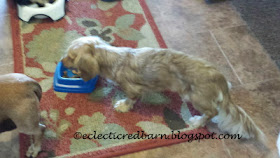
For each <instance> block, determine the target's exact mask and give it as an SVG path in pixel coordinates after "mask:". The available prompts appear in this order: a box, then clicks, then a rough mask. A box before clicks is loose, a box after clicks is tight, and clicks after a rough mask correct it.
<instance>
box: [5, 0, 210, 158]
mask: <svg viewBox="0 0 280 158" xmlns="http://www.w3.org/2000/svg"><path fill="white" fill-rule="evenodd" d="M10 6H11V7H10V14H11V26H12V36H13V47H14V60H15V72H18V73H24V74H27V75H28V76H30V77H32V78H34V79H36V80H37V81H38V82H39V83H40V85H41V86H42V89H43V97H42V100H41V113H40V114H41V117H42V122H43V123H44V124H45V125H46V126H47V130H46V132H45V136H44V141H43V145H42V149H43V151H42V152H41V153H40V154H39V157H59V156H62V157H112V156H118V155H123V154H128V153H132V152H136V151H141V150H145V149H151V148H155V147H160V146H165V145H171V144H175V143H180V142H186V141H189V142H191V141H193V140H191V139H190V138H189V137H187V136H186V134H196V133H202V134H203V133H204V134H206V133H208V131H207V130H206V129H205V128H201V129H197V130H193V131H186V128H187V127H188V119H189V118H190V117H191V116H192V115H195V114H199V113H197V112H196V111H195V110H194V109H193V108H192V105H191V104H190V103H183V102H182V101H181V99H180V97H179V96H178V95H177V94H175V93H171V92H164V93H151V94H147V95H146V96H145V97H144V98H143V99H141V100H140V101H139V102H137V103H136V105H135V107H134V109H133V110H132V111H130V112H128V113H118V112H116V111H115V110H114V109H113V106H112V105H113V104H114V103H115V102H116V100H118V99H120V98H123V97H124V94H123V93H122V91H121V90H120V89H119V88H118V87H115V86H114V85H112V84H111V83H109V82H107V81H105V80H104V79H102V78H100V79H99V80H98V83H97V87H96V89H95V90H94V91H93V92H92V93H90V94H78V93H59V92H55V91H54V90H53V86H52V85H53V74H54V71H55V67H56V64H57V63H58V62H59V60H60V59H61V57H62V56H63V54H64V53H65V50H66V48H67V46H68V45H69V43H70V42H71V41H72V40H74V39H76V38H78V37H81V36H85V35H97V36H100V37H101V38H103V39H104V40H105V41H107V42H108V43H110V44H113V45H115V46H128V47H133V48H136V47H162V48H166V45H165V43H164V41H163V39H162V37H161V35H160V32H159V31H158V29H157V27H156V25H155V22H154V21H153V18H152V16H151V14H150V12H149V10H148V7H147V5H146V3H145V1H144V0H122V1H115V2H110V3H108V2H103V1H97V0H71V1H69V2H68V3H67V8H66V12H67V14H66V16H65V17H64V18H63V19H61V20H59V21H56V22H53V21H51V20H50V19H40V20H38V19H37V20H36V19H33V20H32V21H30V22H29V23H26V22H22V21H20V20H19V19H18V17H17V15H16V8H15V5H14V4H13V3H12V2H10ZM184 134H185V135H184ZM99 135H100V137H99ZM162 136H163V137H162ZM179 136H181V137H179ZM29 143H30V138H29V136H27V135H24V134H21V135H20V156H21V157H24V155H25V153H26V151H27V148H28V146H29Z"/></svg>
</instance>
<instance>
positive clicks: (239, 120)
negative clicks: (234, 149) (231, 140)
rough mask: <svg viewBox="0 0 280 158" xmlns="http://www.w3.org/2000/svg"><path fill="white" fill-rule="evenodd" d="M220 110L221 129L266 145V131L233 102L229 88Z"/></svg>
mask: <svg viewBox="0 0 280 158" xmlns="http://www.w3.org/2000/svg"><path fill="white" fill-rule="evenodd" d="M218 111H219V113H218V116H217V117H218V118H217V120H218V127H219V128H220V129H221V130H224V131H226V132H228V133H230V134H239V135H241V136H242V138H246V139H250V138H254V139H256V140H258V141H260V142H261V143H263V144H264V145H266V138H265V135H264V133H263V132H262V131H261V130H260V128H259V127H258V126H257V125H256V124H255V123H254V121H253V120H252V119H251V118H250V116H249V115H247V113H246V112H245V111H244V110H243V109H242V108H241V107H239V106H237V105H235V104H234V103H233V102H232V100H231V98H230V95H229V92H228V90H227V91H226V93H224V96H223V100H222V103H221V104H220V106H219V108H218Z"/></svg>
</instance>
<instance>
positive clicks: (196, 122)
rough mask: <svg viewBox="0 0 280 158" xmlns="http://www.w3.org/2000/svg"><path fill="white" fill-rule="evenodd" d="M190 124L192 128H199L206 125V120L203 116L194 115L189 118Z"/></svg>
mask: <svg viewBox="0 0 280 158" xmlns="http://www.w3.org/2000/svg"><path fill="white" fill-rule="evenodd" d="M189 125H190V126H191V127H192V128H199V127H202V126H204V125H205V122H204V120H203V116H197V115H195V116H193V117H191V118H190V119H189Z"/></svg>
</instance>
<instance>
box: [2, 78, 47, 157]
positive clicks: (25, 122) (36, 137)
mask: <svg viewBox="0 0 280 158" xmlns="http://www.w3.org/2000/svg"><path fill="white" fill-rule="evenodd" d="M0 87H1V88H0V122H2V121H4V120H7V119H11V120H12V121H13V122H14V123H15V125H16V126H17V129H18V130H19V132H21V133H25V134H28V135H31V136H33V142H32V144H31V146H30V147H29V149H28V151H27V153H26V156H27V157H30V156H32V157H36V156H37V154H38V152H39V151H40V150H41V140H42V137H43V132H44V129H45V126H44V125H42V124H39V121H40V113H39V101H40V99H41V96H42V90H41V87H40V85H39V84H38V83H37V82H36V81H35V80H33V79H31V78H29V77H27V76H26V75H23V74H17V73H11V74H6V75H0Z"/></svg>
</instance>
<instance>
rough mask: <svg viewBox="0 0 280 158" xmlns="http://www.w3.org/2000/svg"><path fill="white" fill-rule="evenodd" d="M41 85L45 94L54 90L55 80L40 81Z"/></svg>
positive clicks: (50, 78)
mask: <svg viewBox="0 0 280 158" xmlns="http://www.w3.org/2000/svg"><path fill="white" fill-rule="evenodd" d="M39 84H40V85H41V87H42V91H43V92H47V91H48V90H50V89H51V88H52V85H53V78H52V77H48V78H46V79H44V80H42V81H40V82H39Z"/></svg>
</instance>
